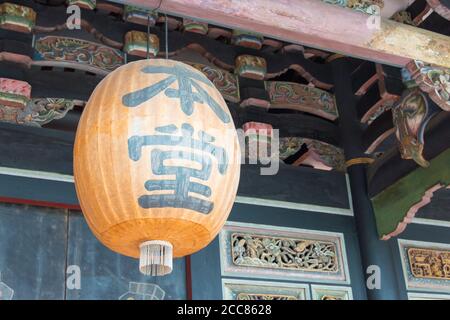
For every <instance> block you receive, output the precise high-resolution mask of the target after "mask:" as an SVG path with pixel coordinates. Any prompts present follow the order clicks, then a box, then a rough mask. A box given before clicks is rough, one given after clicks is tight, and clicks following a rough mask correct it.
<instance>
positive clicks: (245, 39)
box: [231, 30, 264, 50]
mask: <svg viewBox="0 0 450 320" xmlns="http://www.w3.org/2000/svg"><path fill="white" fill-rule="evenodd" d="M263 42H264V37H263V36H262V35H259V34H257V33H252V32H247V31H241V30H233V36H232V38H231V43H232V44H235V45H238V46H241V47H246V48H252V49H256V50H259V49H261V47H262V45H263Z"/></svg>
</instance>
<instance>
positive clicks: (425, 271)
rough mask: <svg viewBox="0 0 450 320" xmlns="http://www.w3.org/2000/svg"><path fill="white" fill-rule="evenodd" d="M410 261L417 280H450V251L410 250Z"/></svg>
mask: <svg viewBox="0 0 450 320" xmlns="http://www.w3.org/2000/svg"><path fill="white" fill-rule="evenodd" d="M408 260H409V264H410V268H411V273H412V275H413V276H414V277H415V278H426V279H445V280H450V251H444V250H434V249H425V248H408Z"/></svg>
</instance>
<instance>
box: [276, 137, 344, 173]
mask: <svg viewBox="0 0 450 320" xmlns="http://www.w3.org/2000/svg"><path fill="white" fill-rule="evenodd" d="M303 145H305V146H306V148H307V151H306V152H305V153H303V154H302V155H300V156H299V158H297V159H296V160H295V161H294V162H293V165H296V166H299V165H308V166H311V167H313V168H315V169H320V170H327V171H329V170H337V171H341V172H345V171H346V168H345V156H344V151H343V150H342V149H341V148H338V147H336V146H333V145H330V144H328V143H325V142H321V141H318V140H314V139H306V138H300V137H287V138H280V159H281V160H283V161H284V160H286V159H287V158H289V157H291V156H293V155H295V154H296V153H297V152H298V151H299V150H300V148H301V147H302V146H303Z"/></svg>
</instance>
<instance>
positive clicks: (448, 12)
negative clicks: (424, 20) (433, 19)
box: [427, 0, 450, 21]
mask: <svg viewBox="0 0 450 320" xmlns="http://www.w3.org/2000/svg"><path fill="white" fill-rule="evenodd" d="M442 2H443V1H441V0H427V3H428V5H429V6H430V7H431V8H432V9H433V10H434V11H436V13H437V14H439V15H440V16H442V17H444V18H445V19H447V20H449V21H450V8H449V7H448V6H447V5H445V4H443V3H442Z"/></svg>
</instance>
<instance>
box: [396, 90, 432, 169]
mask: <svg viewBox="0 0 450 320" xmlns="http://www.w3.org/2000/svg"><path fill="white" fill-rule="evenodd" d="M432 115H433V112H431V111H430V108H429V106H428V102H427V98H426V97H425V95H424V94H423V93H422V92H420V90H417V89H412V90H409V91H406V92H405V94H404V95H403V97H402V99H401V101H400V103H399V104H397V105H396V106H395V107H393V108H392V116H393V122H394V127H395V135H396V137H397V140H398V146H399V150H400V154H401V156H402V158H403V159H413V160H414V161H415V162H416V163H417V164H418V165H420V166H422V167H427V166H428V165H429V163H428V161H426V160H425V159H424V157H423V155H422V153H423V148H424V143H425V141H424V132H425V128H426V125H427V124H428V121H429V120H430V118H431V116H432Z"/></svg>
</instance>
